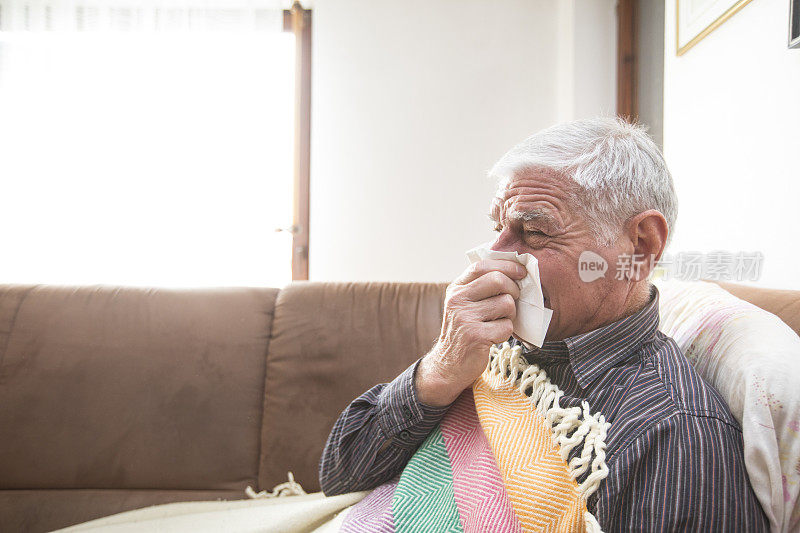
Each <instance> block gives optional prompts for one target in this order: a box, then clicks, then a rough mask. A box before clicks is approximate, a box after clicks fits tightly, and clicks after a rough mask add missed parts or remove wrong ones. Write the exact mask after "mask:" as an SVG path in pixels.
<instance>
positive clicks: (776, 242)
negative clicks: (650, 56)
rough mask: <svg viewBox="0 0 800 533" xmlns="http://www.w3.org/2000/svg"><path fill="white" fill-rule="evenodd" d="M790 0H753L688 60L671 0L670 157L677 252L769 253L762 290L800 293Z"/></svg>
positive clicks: (797, 113)
mask: <svg viewBox="0 0 800 533" xmlns="http://www.w3.org/2000/svg"><path fill="white" fill-rule="evenodd" d="M788 8H789V2H785V1H783V0H780V1H779V0H754V1H752V2H751V3H749V4H747V5H746V6H745V7H744V8H743V9H742V10H741V11H740V12H739V13H737V14H735V15H734V16H733V17H731V18H730V19H729V20H727V21H726V22H725V23H724V24H722V26H720V27H719V28H717V29H716V30H715V31H714V32H712V33H711V34H710V35H708V36H707V37H706V38H705V39H703V40H702V41H700V42H699V43H698V44H696V45H695V46H694V47H693V48H691V49H690V50H689V51H688V52H686V53H685V54H684V55H683V56H681V57H677V56H676V55H675V2H672V1H667V2H666V12H665V19H666V20H665V51H664V54H665V57H664V69H665V70H664V152H665V156H666V159H667V163H668V165H669V167H670V170H671V171H672V174H673V177H674V179H675V186H676V189H677V193H678V197H679V199H680V214H679V215H678V227H677V231H676V233H675V240H674V242H673V245H672V251H673V252H678V251H689V250H697V251H701V252H708V251H712V250H728V251H761V252H762V253H763V254H764V264H763V273H762V277H761V280H760V281H759V282H758V283H757V284H758V285H761V286H767V287H780V288H794V289H800V276H798V264H800V239H799V238H798V237H799V236H800V232H798V229H797V226H796V225H797V223H798V222H800V217H798V204H799V203H800V163H798V161H799V160H798V153H800V50H789V49H787V47H786V41H787V26H788V20H789V12H788V11H789V10H788Z"/></svg>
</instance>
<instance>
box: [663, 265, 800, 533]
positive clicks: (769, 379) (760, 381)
mask: <svg viewBox="0 0 800 533" xmlns="http://www.w3.org/2000/svg"><path fill="white" fill-rule="evenodd" d="M655 285H656V286H657V287H658V289H659V291H660V293H661V298H660V307H661V309H660V311H661V324H660V326H659V329H661V331H663V332H664V333H665V334H666V335H669V336H670V337H672V338H673V339H675V341H676V342H677V343H678V346H680V348H681V350H683V353H684V354H685V355H686V357H687V358H688V359H689V360H690V361H691V362H692V363H693V364H694V366H695V368H696V369H697V370H698V371H699V372H700V374H701V375H702V376H703V378H704V379H705V380H706V381H707V382H708V383H710V384H711V385H712V386H713V387H714V388H715V389H716V390H717V391H719V393H720V394H721V395H722V396H723V397H724V398H725V400H726V401H727V403H728V406H729V407H730V409H731V412H732V413H733V415H734V416H735V417H736V419H737V420H738V421H739V423H740V424H741V425H742V432H743V434H744V455H745V461H746V464H747V473H748V475H749V477H750V482H751V484H752V486H753V490H754V491H755V493H756V496H757V497H758V500H759V502H760V503H761V506H762V507H763V508H764V511H765V512H766V514H767V516H768V517H769V520H770V522H771V524H772V530H773V531H795V530H797V529H798V528H800V500H799V498H798V494H799V493H800V337H798V336H797V334H796V333H795V332H794V331H793V330H792V329H791V328H790V327H789V326H787V325H786V324H785V323H784V322H783V321H781V319H779V318H778V317H777V316H775V315H773V314H772V313H768V312H767V311H764V310H762V309H760V308H759V307H756V306H755V305H752V304H750V303H748V302H745V301H744V300H740V299H739V298H737V297H735V296H733V295H732V294H730V293H729V292H727V291H726V290H724V289H722V288H721V287H719V286H717V285H715V284H713V283H707V282H702V281H695V282H685V281H678V280H669V281H664V280H660V281H656V282H655Z"/></svg>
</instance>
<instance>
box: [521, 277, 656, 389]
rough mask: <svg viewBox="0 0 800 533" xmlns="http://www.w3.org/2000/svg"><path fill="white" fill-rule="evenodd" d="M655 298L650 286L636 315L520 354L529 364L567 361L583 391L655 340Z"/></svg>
mask: <svg viewBox="0 0 800 533" xmlns="http://www.w3.org/2000/svg"><path fill="white" fill-rule="evenodd" d="M658 298H659V294H658V289H657V288H656V287H655V286H654V285H651V286H650V301H649V302H648V303H647V304H646V305H645V306H644V307H643V308H642V309H641V310H639V311H637V312H636V313H634V314H632V315H630V316H627V317H625V318H622V319H620V320H617V321H616V322H612V323H611V324H608V325H606V326H603V327H601V328H597V329H595V330H592V331H589V332H587V333H581V334H578V335H574V336H572V337H567V338H566V339H564V340H561V341H546V342H545V343H544V344H543V345H542V347H541V348H536V347H534V348H533V349H532V350H527V349H525V347H524V346H523V353H524V355H525V357H526V359H528V362H530V363H536V362H537V361H541V362H545V361H553V362H555V361H558V360H568V361H569V363H570V365H571V366H572V371H573V373H574V374H575V379H576V380H577V382H578V385H580V387H581V388H582V389H586V388H587V387H589V386H590V385H591V384H592V383H594V382H595V381H596V380H597V379H598V378H599V377H600V376H602V375H603V374H604V373H605V372H606V371H607V370H608V369H610V368H612V367H614V366H615V365H616V364H618V363H620V362H621V361H624V360H625V359H627V358H628V357H629V356H630V355H631V354H633V353H635V352H637V351H639V349H640V348H641V346H642V345H644V344H645V343H646V342H648V341H650V340H652V339H653V337H655V334H656V330H657V329H658V320H659V316H658ZM520 344H521V343H520Z"/></svg>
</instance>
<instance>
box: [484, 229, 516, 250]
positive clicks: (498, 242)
mask: <svg viewBox="0 0 800 533" xmlns="http://www.w3.org/2000/svg"><path fill="white" fill-rule="evenodd" d="M516 240H517V238H516V236H515V235H514V233H513V232H512V231H511V230H510V229H509V228H503V230H502V231H501V232H500V233H498V234H497V238H495V240H494V242H493V243H492V246H491V248H489V249H490V250H492V251H495V252H514V251H516V250H515V249H514V244H515V242H516Z"/></svg>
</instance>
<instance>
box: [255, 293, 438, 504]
mask: <svg viewBox="0 0 800 533" xmlns="http://www.w3.org/2000/svg"><path fill="white" fill-rule="evenodd" d="M445 288H446V284H436V283H308V282H306V283H295V284H292V285H289V286H288V287H287V288H285V289H283V290H282V291H281V293H280V295H279V296H278V301H277V303H276V305H275V322H274V324H273V328H272V340H271V342H270V349H269V355H268V356H267V375H266V387H265V390H266V394H265V397H264V424H263V429H262V431H263V433H262V454H261V469H260V474H259V481H260V486H262V487H267V488H269V487H273V486H274V485H276V484H277V483H280V482H282V481H286V473H287V471H289V470H291V471H292V472H293V474H294V476H295V479H296V480H297V481H299V482H300V483H301V484H302V485H303V487H304V488H305V489H306V491H309V492H310V491H318V490H319V481H318V477H317V476H318V471H317V469H318V463H319V458H320V455H321V453H322V448H323V446H324V445H325V440H326V439H327V436H328V433H329V432H330V430H331V427H332V426H333V423H334V422H335V421H336V418H337V417H338V416H339V413H341V412H342V410H343V409H344V408H345V407H347V404H349V403H350V402H351V401H352V400H353V399H355V398H356V397H357V396H359V395H360V394H361V393H363V392H364V391H366V390H367V389H369V388H370V387H372V386H373V385H375V384H376V383H384V382H388V381H391V380H392V379H394V378H395V377H396V376H397V375H398V374H400V372H402V371H403V370H405V368H406V367H408V365H410V364H411V363H413V362H414V361H415V360H416V359H418V358H419V357H421V356H422V355H424V354H425V353H427V351H428V350H430V348H431V347H432V346H433V343H434V341H435V339H436V338H437V337H438V335H439V331H440V328H441V322H442V304H443V301H444V291H445Z"/></svg>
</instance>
